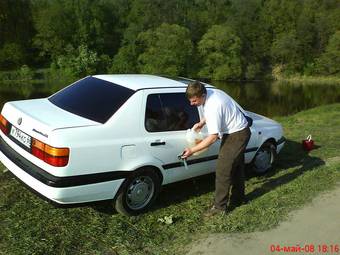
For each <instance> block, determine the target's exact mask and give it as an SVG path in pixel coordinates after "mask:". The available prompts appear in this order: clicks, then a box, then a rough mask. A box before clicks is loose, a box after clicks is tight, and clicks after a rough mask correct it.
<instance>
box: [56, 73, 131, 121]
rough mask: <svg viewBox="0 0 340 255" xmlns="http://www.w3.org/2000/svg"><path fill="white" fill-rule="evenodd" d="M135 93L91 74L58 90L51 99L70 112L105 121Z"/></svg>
mask: <svg viewBox="0 0 340 255" xmlns="http://www.w3.org/2000/svg"><path fill="white" fill-rule="evenodd" d="M133 93H134V91H133V90H131V89H128V88H126V87H123V86H120V85H117V84H114V83H111V82H108V81H104V80H101V79H97V78H94V77H91V76H89V77H86V78H84V79H82V80H79V81H77V82H75V83H73V84H72V85H71V86H69V87H67V88H65V89H63V90H61V91H59V92H57V93H56V94H54V95H52V96H51V97H50V98H49V100H50V102H52V103H53V104H55V105H56V106H58V107H60V108H62V109H64V110H66V111H68V112H71V113H74V114H76V115H79V116H82V117H84V118H87V119H90V120H94V121H96V122H100V123H105V122H106V121H107V120H108V119H109V118H110V117H111V116H112V115H113V114H114V113H115V112H116V111H117V110H118V109H119V108H120V107H121V106H122V105H123V104H124V103H125V101H126V100H127V99H128V98H129V97H130V96H131V95H132V94H133Z"/></svg>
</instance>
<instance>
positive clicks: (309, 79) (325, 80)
mask: <svg viewBox="0 0 340 255" xmlns="http://www.w3.org/2000/svg"><path fill="white" fill-rule="evenodd" d="M276 80H277V81H279V82H282V83H294V84H299V83H300V84H308V85H313V84H317V85H319V84H325V85H334V84H338V85H340V77H337V76H305V75H292V76H288V77H276Z"/></svg>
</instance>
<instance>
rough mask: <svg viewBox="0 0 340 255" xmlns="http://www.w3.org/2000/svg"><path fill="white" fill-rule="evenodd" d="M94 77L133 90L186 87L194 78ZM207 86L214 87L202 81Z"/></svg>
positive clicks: (129, 75)
mask: <svg viewBox="0 0 340 255" xmlns="http://www.w3.org/2000/svg"><path fill="white" fill-rule="evenodd" d="M93 77H95V78H98V79H102V80H105V81H108V82H111V83H114V84H117V85H120V86H124V87H127V88H129V89H132V90H135V91H136V90H141V89H153V88H177V87H178V88H186V87H187V85H188V83H189V82H191V81H194V80H191V79H187V78H183V77H166V76H157V75H149V74H103V75H94V76H93ZM202 83H203V84H204V85H205V86H206V87H213V86H211V85H209V84H206V83H204V82H202Z"/></svg>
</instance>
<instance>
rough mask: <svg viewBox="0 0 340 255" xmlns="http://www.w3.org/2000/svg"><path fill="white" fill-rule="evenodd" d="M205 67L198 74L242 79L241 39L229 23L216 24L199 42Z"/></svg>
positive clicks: (221, 78)
mask: <svg viewBox="0 0 340 255" xmlns="http://www.w3.org/2000/svg"><path fill="white" fill-rule="evenodd" d="M198 51H199V53H200V55H201V57H202V59H203V65H204V66H203V67H202V68H201V70H200V71H199V73H198V75H199V76H200V77H203V78H210V79H213V80H228V79H240V78H241V75H242V68H241V39H240V38H239V37H238V36H237V35H236V33H235V32H234V31H233V29H232V28H231V27H229V26H227V25H214V26H212V27H211V28H210V29H209V30H208V32H207V33H206V34H204V35H203V37H202V39H201V41H200V42H199V43H198Z"/></svg>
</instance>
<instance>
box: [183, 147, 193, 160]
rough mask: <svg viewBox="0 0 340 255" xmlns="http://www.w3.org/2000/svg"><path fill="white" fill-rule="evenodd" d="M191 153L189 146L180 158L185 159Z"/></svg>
mask: <svg viewBox="0 0 340 255" xmlns="http://www.w3.org/2000/svg"><path fill="white" fill-rule="evenodd" d="M192 154H193V152H192V150H191V149H190V148H185V149H184V151H183V154H182V159H187V158H188V157H190V156H191V155H192Z"/></svg>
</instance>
